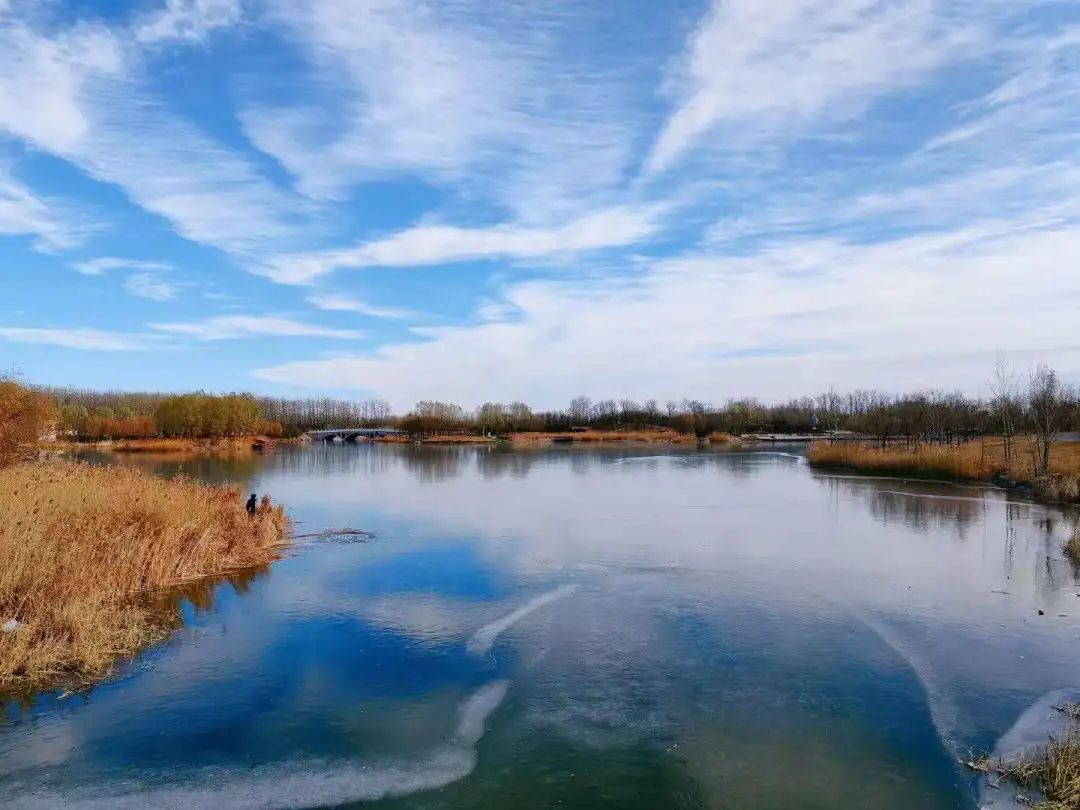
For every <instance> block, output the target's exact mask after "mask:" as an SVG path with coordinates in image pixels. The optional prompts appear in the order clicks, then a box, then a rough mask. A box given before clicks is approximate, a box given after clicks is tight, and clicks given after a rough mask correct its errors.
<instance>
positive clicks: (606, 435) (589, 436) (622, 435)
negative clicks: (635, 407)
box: [510, 428, 697, 444]
mask: <svg viewBox="0 0 1080 810" xmlns="http://www.w3.org/2000/svg"><path fill="white" fill-rule="evenodd" d="M510 440H511V441H512V442H515V443H521V444H547V443H551V442H556V441H574V442H647V443H649V444H696V443H697V438H696V437H695V436H694V435H693V434H691V433H678V432H677V431H674V430H668V429H666V428H657V429H653V430H578V431H564V432H559V433H541V432H539V431H529V432H523V433H512V434H510Z"/></svg>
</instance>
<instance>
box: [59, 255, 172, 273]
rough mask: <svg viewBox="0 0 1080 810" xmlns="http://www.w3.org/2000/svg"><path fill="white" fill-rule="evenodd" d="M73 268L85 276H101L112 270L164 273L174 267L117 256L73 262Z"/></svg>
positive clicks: (162, 263)
mask: <svg viewBox="0 0 1080 810" xmlns="http://www.w3.org/2000/svg"><path fill="white" fill-rule="evenodd" d="M71 267H72V269H73V270H75V271H76V272H79V273H82V274H83V275H84V276H100V275H104V274H105V273H107V272H109V271H110V270H143V271H164V270H170V269H172V265H170V264H168V263H166V262H151V261H143V260H142V259H123V258H119V257H116V256H101V257H99V258H97V259H87V260H86V261H81V262H72V264H71Z"/></svg>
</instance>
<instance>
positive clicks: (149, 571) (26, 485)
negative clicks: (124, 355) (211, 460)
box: [0, 462, 288, 691]
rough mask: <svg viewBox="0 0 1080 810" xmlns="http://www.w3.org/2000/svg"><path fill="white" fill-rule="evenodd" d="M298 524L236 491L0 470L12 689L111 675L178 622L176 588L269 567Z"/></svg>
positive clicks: (33, 466)
mask: <svg viewBox="0 0 1080 810" xmlns="http://www.w3.org/2000/svg"><path fill="white" fill-rule="evenodd" d="M287 528H288V520H287V518H286V517H285V513H284V510H283V509H282V508H281V507H276V508H274V507H271V506H270V505H269V502H268V501H266V502H265V503H264V505H263V506H262V507H261V508H260V510H259V513H258V514H257V515H256V516H254V517H251V516H249V515H248V514H247V513H246V512H245V510H244V503H243V499H242V496H241V494H240V493H239V492H238V491H236V490H233V489H228V488H224V487H216V486H211V485H207V484H201V483H196V482H194V481H191V480H187V479H183V478H174V479H170V480H165V479H161V478H156V477H153V476H151V475H148V474H146V473H143V472H140V471H138V470H135V469H131V468H120V467H95V466H90V465H87V464H79V463H72V462H51V463H27V464H20V465H16V466H13V467H8V468H6V469H2V470H0V624H2V623H4V622H7V621H8V620H10V619H14V620H16V621H17V622H19V626H18V629H17V630H15V631H14V632H6V633H0V689H2V690H5V691H14V690H25V689H30V688H39V687H45V686H49V685H51V684H55V683H57V682H59V681H61V680H66V679H72V680H78V681H81V682H89V681H93V680H95V679H98V678H101V677H104V676H106V675H107V674H108V673H109V672H110V671H111V668H112V666H113V664H114V662H115V661H116V660H117V659H119V658H123V657H127V656H131V655H133V654H134V653H135V652H137V651H138V650H139V649H141V648H143V647H144V646H146V645H147V644H151V643H153V642H155V641H158V640H160V639H162V638H164V637H165V636H167V635H168V633H169V632H170V631H171V630H172V629H173V628H174V627H175V626H176V624H177V616H176V612H175V609H174V608H173V609H168V608H165V607H163V604H164V601H163V599H164V597H165V596H166V595H167V593H168V589H171V588H175V587H177V586H180V585H183V584H184V583H191V582H194V581H198V580H201V579H203V578H205V577H210V576H215V575H220V574H224V573H228V572H230V571H237V570H241V569H246V568H250V567H253V566H258V565H265V564H266V563H268V562H269V561H270V560H272V559H274V558H275V557H276V556H277V554H278V551H279V549H280V548H281V546H282V544H283V543H284V542H285V538H286V532H287Z"/></svg>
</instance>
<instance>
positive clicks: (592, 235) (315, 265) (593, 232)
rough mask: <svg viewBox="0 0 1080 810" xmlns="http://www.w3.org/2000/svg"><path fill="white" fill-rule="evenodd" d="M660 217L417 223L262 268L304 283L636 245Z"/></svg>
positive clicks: (610, 214) (654, 213)
mask: <svg viewBox="0 0 1080 810" xmlns="http://www.w3.org/2000/svg"><path fill="white" fill-rule="evenodd" d="M659 219H660V208H659V207H641V208H633V207H620V208H612V209H608V210H604V211H597V212H595V213H592V214H588V215H586V216H583V217H581V218H580V219H576V220H572V221H570V222H567V223H565V224H562V225H559V226H555V227H551V228H534V227H528V226H524V225H496V226H493V227H490V228H460V227H455V226H451V225H417V226H415V227H413V228H409V229H408V230H405V231H401V232H399V233H396V234H393V235H392V236H388V237H386V238H384V239H379V240H376V241H374V242H368V243H366V244H363V245H360V246H359V247H356V248H350V249H345V250H329V251H320V252H314V253H306V254H299V255H292V256H284V257H281V258H278V259H275V260H273V261H272V262H270V263H269V264H268V265H267V267H266V268H265V269H264V270H262V271H261V272H263V274H264V275H266V276H267V277H268V278H271V279H273V280H274V281H278V282H281V283H285V284H306V283H311V282H313V281H315V280H317V279H319V278H321V277H322V276H325V275H327V274H328V273H331V272H333V271H335V270H339V269H343V268H356V267H414V266H419V265H436V264H445V263H448V262H457V261H465V260H469V259H540V258H543V257H546V256H554V255H569V254H574V253H581V252H586V251H593V250H601V249H604V248H611V247H623V246H626V245H631V244H634V243H636V242H639V241H641V240H643V239H645V238H647V237H649V236H651V235H652V234H654V233H655V232H656V231H657V230H658V228H659V226H660V223H659Z"/></svg>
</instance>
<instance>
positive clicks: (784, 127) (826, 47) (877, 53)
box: [646, 0, 979, 172]
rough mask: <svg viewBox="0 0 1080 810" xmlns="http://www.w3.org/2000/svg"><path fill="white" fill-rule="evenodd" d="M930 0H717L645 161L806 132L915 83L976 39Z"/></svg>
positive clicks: (655, 167)
mask: <svg viewBox="0 0 1080 810" xmlns="http://www.w3.org/2000/svg"><path fill="white" fill-rule="evenodd" d="M949 6H950V3H936V2H932V0H897V2H892V3H881V2H877V1H876V0H788V2H783V3H762V2H759V1H758V0H725V1H724V2H721V1H720V0H714V2H713V4H712V8H711V10H710V11H709V13H708V14H707V15H706V16H705V18H704V19H703V20H702V21H701V23H700V25H699V26H698V28H697V30H696V31H695V33H694V35H693V37H692V38H691V40H690V42H689V43H688V46H687V50H686V53H685V54H684V55H683V57H682V59H681V61H680V63H679V65H678V67H677V69H676V71H675V73H674V75H673V76H672V77H671V79H670V83H669V92H670V95H671V96H672V97H673V98H674V99H675V100H676V102H677V106H676V109H675V111H674V113H673V114H672V115H671V117H670V119H669V120H668V121H667V123H666V125H665V126H664V128H663V130H662V132H661V133H660V136H659V138H658V139H657V141H656V143H655V145H654V147H653V150H652V153H651V154H650V155H649V157H648V160H647V161H646V169H647V171H650V172H658V171H662V170H664V169H667V168H669V167H671V166H672V165H673V164H674V163H675V162H676V161H677V160H678V159H679V158H680V157H681V156H682V155H683V154H684V153H685V152H686V151H687V150H689V149H691V148H693V147H695V146H697V145H699V144H700V143H701V142H702V141H703V140H705V139H707V138H710V137H712V138H713V139H714V140H715V141H717V142H718V143H720V144H722V145H723V147H724V148H728V149H730V148H733V147H734V148H738V147H740V146H742V147H744V148H745V147H747V146H753V147H754V148H760V147H761V146H762V143H763V142H767V141H772V140H774V139H777V138H782V139H788V140H790V139H795V138H798V137H800V136H804V135H805V134H806V132H807V128H808V127H813V126H818V125H821V124H831V123H835V122H837V121H843V120H846V119H852V118H853V117H856V116H858V115H860V114H861V113H862V112H863V111H865V110H866V108H867V107H868V105H870V104H871V103H873V102H874V101H875V100H877V99H878V98H880V97H882V96H885V95H888V94H893V93H896V92H897V91H898V90H899V89H900V88H903V87H905V86H910V85H912V84H914V83H917V82H918V81H920V80H921V79H922V78H924V77H925V75H926V74H927V72H928V71H932V70H934V69H935V68H938V67H940V66H942V65H944V64H947V63H948V62H950V61H952V60H954V59H956V58H957V57H958V55H959V54H960V53H961V52H962V49H963V48H965V47H971V46H972V44H973V42H974V41H975V40H976V39H977V37H978V31H979V29H978V27H977V26H978V23H977V21H976V20H975V18H973V17H971V16H968V17H967V18H966V19H961V20H959V21H958V20H957V18H954V17H946V16H944V15H943V14H942V13H940V11H941V9H942V8H947V7H949Z"/></svg>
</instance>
